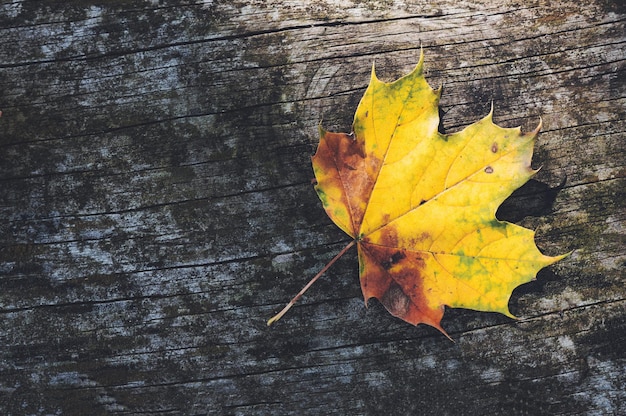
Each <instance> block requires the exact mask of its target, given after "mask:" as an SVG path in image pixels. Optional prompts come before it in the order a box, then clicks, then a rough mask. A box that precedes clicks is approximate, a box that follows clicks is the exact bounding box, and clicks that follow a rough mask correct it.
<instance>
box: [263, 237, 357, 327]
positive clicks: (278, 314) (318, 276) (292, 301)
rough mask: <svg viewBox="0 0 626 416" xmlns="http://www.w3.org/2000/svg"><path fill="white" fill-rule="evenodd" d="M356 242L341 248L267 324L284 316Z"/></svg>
mask: <svg viewBox="0 0 626 416" xmlns="http://www.w3.org/2000/svg"><path fill="white" fill-rule="evenodd" d="M355 242H356V241H355V240H352V241H350V243H349V244H348V245H347V246H345V247H344V248H343V250H341V251H340V252H339V253H338V254H337V255H336V256H335V257H333V259H332V260H331V261H329V262H328V264H326V266H324V267H323V268H322V270H320V271H319V273H318V274H316V275H315V276H313V278H312V279H311V280H310V281H309V283H307V284H306V286H304V287H303V288H302V290H301V291H300V292H298V294H297V295H296V296H294V297H293V299H291V301H289V303H288V304H287V305H286V306H285V307H284V308H283V310H282V311H280V312H278V313H277V314H276V315H274V316H273V317H271V318H270V319H269V320H268V321H267V326H270V325H272V324H273V323H274V322H276V321H278V320H279V319H280V318H282V317H283V315H284V314H286V313H287V311H288V310H289V309H291V307H292V306H293V305H294V304H295V303H296V302H297V301H298V299H300V298H301V297H302V295H303V294H304V292H306V291H307V290H308V289H309V288H310V287H311V285H313V283H315V282H316V281H317V279H319V278H320V277H321V276H322V275H323V274H324V273H325V272H326V270H328V269H329V268H330V266H332V265H333V264H334V263H335V262H336V261H337V260H339V258H340V257H341V256H343V255H344V254H346V251H348V250H350V248H352V246H353V245H354V243H355Z"/></svg>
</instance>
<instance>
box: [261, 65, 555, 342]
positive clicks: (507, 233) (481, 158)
mask: <svg viewBox="0 0 626 416" xmlns="http://www.w3.org/2000/svg"><path fill="white" fill-rule="evenodd" d="M440 93H441V89H439V90H433V89H432V88H431V87H430V86H429V85H428V83H427V82H426V80H425V78H424V75H423V54H422V55H421V56H420V60H419V63H418V65H417V66H416V67H415V69H414V70H413V71H412V72H411V73H410V74H408V75H406V76H404V77H402V78H401V79H399V80H397V81H395V82H392V83H385V82H382V81H380V80H378V78H377V77H376V73H375V70H374V68H372V74H371V80H370V84H369V87H368V88H367V90H366V92H365V95H364V96H363V98H362V100H361V102H360V104H359V106H358V108H357V111H356V114H355V118H354V124H353V133H351V134H345V133H331V132H326V131H324V130H323V129H320V136H321V138H320V143H319V146H318V149H317V152H316V154H315V156H314V157H313V159H312V161H313V170H314V173H315V177H316V179H317V185H316V187H315V189H316V191H317V193H318V195H319V197H320V199H321V201H322V203H323V206H324V208H325V210H326V212H327V214H328V215H329V216H330V218H331V219H332V220H333V222H335V224H337V226H338V227H340V228H341V229H342V230H343V231H344V232H346V233H347V234H348V235H349V236H350V237H352V238H353V241H352V242H351V243H350V244H349V245H348V247H346V249H344V250H343V251H342V253H340V254H343V253H344V252H345V251H347V249H348V248H349V247H351V246H352V245H354V244H356V245H357V247H358V256H359V270H360V281H361V288H362V290H363V295H364V297H365V301H366V303H367V301H368V300H369V299H370V298H373V297H374V298H377V299H379V300H380V301H381V303H382V304H383V305H384V306H385V307H386V308H387V310H388V311H389V312H390V313H391V314H392V315H394V316H397V317H399V318H401V319H403V320H405V321H407V322H410V323H412V324H415V325H417V324H420V323H425V324H428V325H431V326H433V327H435V328H437V329H439V330H440V331H441V332H443V333H444V334H445V331H444V330H443V328H442V327H441V325H440V322H441V318H442V316H443V313H444V307H445V306H448V307H454V308H468V309H474V310H479V311H493V312H500V313H502V314H505V315H507V316H512V315H511V313H510V312H509V309H508V302H509V298H510V296H511V292H512V291H513V289H515V288H516V287H517V286H519V285H521V284H523V283H526V282H529V281H531V280H533V279H534V278H535V276H536V274H537V272H538V271H539V270H540V269H542V268H543V267H546V266H548V265H550V264H552V263H554V262H556V261H558V260H560V259H561V258H563V257H564V256H558V257H549V256H545V255H543V254H541V252H540V251H539V250H538V249H537V247H536V245H535V243H534V235H535V233H534V232H533V231H531V230H528V229H526V228H523V227H520V226H518V225H515V224H511V223H508V222H503V221H499V220H497V219H496V217H495V213H496V210H497V208H498V206H499V205H500V204H501V203H502V202H503V201H504V200H505V199H506V198H507V197H508V196H509V195H510V194H511V193H512V192H513V191H514V190H515V189H517V188H518V187H520V186H521V185H523V184H524V183H525V182H526V181H528V180H529V179H530V178H531V177H532V176H533V175H534V174H535V172H536V171H534V170H533V169H532V168H531V166H530V165H531V158H532V152H533V145H534V143H535V138H536V136H537V134H538V132H539V128H540V126H538V127H537V129H535V131H532V132H530V133H526V134H524V133H522V132H521V129H520V128H502V127H499V126H497V125H495V124H494V123H493V121H492V114H491V113H490V114H489V115H487V116H486V117H485V118H483V119H482V120H480V121H478V122H476V123H474V124H472V125H470V126H468V127H467V128H465V129H464V130H462V131H460V132H458V133H453V134H441V133H439V131H438V125H439V115H438V103H439V97H440ZM336 258H337V257H336ZM336 258H335V259H336ZM335 259H333V262H334V260H335ZM331 264H332V262H331ZM324 270H326V268H325V269H324ZM318 276H319V275H318ZM318 276H316V278H317V277H318ZM316 278H314V280H315V279H316ZM311 283H312V282H311ZM311 283H310V284H311ZM310 284H309V285H307V287H306V288H305V289H304V290H306V289H307V288H308V286H310ZM304 290H303V291H304ZM303 291H302V292H301V293H300V294H298V296H296V298H294V300H293V301H292V302H291V303H290V305H288V306H287V307H286V309H288V308H289V307H290V306H291V305H292V304H293V302H295V300H297V298H298V297H299V296H300V295H301V294H302V293H303ZM286 309H285V310H283V311H282V312H281V313H280V314H279V315H277V316H276V317H275V318H273V319H272V320H270V322H269V323H271V322H274V321H275V320H277V319H278V318H280V316H282V314H283V313H284V312H285V311H286ZM446 335H447V334H446Z"/></svg>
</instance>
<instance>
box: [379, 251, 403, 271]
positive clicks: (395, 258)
mask: <svg viewBox="0 0 626 416" xmlns="http://www.w3.org/2000/svg"><path fill="white" fill-rule="evenodd" d="M405 257H406V254H404V253H403V252H402V251H398V252H395V253H393V254H392V255H391V257H389V260H384V261H382V262H381V263H380V265H381V266H383V269H385V270H389V269H391V268H392V267H393V265H394V264H396V263H398V262H399V261H400V260H402V259H403V258H405Z"/></svg>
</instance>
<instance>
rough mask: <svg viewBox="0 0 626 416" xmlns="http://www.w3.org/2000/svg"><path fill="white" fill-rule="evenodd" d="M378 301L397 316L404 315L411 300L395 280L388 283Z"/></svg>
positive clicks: (401, 316)
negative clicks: (387, 287)
mask: <svg viewBox="0 0 626 416" xmlns="http://www.w3.org/2000/svg"><path fill="white" fill-rule="evenodd" d="M380 303H382V304H383V305H384V306H385V308H386V309H387V310H388V311H389V312H390V313H391V314H392V315H394V316H397V317H398V318H403V317H405V316H406V315H407V313H408V312H409V307H410V306H411V300H410V299H409V297H408V296H407V295H406V294H405V293H404V292H403V291H402V288H401V287H400V286H399V285H398V284H397V283H395V282H392V283H391V284H390V285H389V289H387V291H386V292H385V294H384V295H383V297H382V298H381V299H380Z"/></svg>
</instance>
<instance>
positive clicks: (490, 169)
mask: <svg viewBox="0 0 626 416" xmlns="http://www.w3.org/2000/svg"><path fill="white" fill-rule="evenodd" d="M485 173H493V168H492V167H491V166H487V167H486V168H485Z"/></svg>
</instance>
